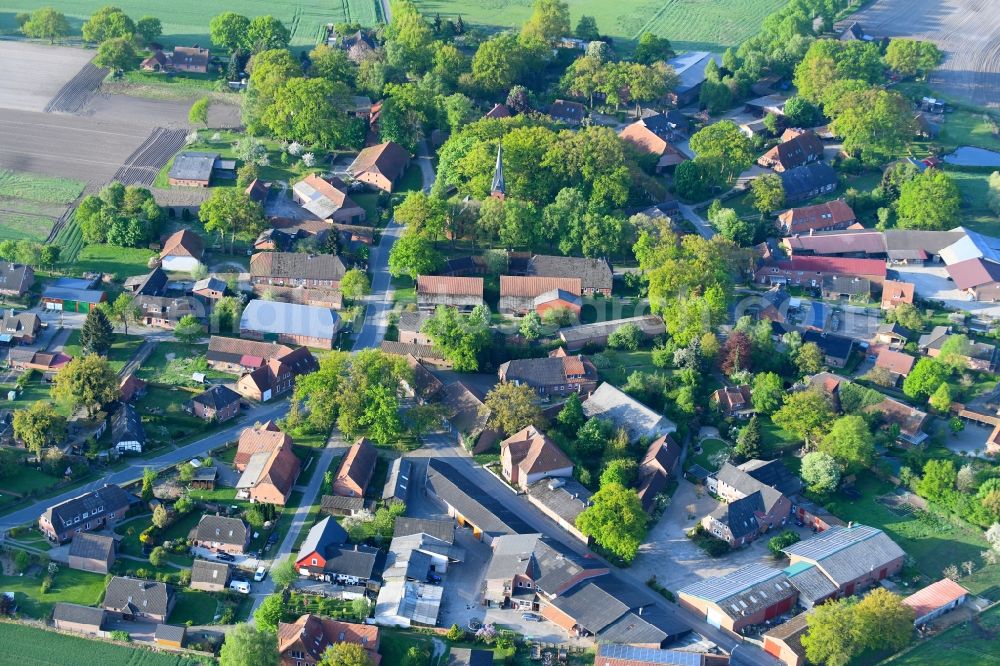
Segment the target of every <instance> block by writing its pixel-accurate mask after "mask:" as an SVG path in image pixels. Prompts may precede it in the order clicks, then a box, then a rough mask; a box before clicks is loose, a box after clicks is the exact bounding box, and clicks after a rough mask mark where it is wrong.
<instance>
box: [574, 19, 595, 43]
mask: <svg viewBox="0 0 1000 666" xmlns="http://www.w3.org/2000/svg"><path fill="white" fill-rule="evenodd" d="M573 34H574V35H575V36H576V38H577V39H582V40H583V41H585V42H592V41H594V40H596V39H600V38H601V31H600V30H598V29H597V20H596V19H595V18H594V17H593V16H587V15H586V14H583V15H581V16H580V20H579V21H577V22H576V28H574V29H573Z"/></svg>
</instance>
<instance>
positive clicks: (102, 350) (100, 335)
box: [80, 308, 114, 356]
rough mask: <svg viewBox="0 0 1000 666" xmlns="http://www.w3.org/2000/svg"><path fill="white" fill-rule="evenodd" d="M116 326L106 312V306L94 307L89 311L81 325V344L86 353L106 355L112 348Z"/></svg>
mask: <svg viewBox="0 0 1000 666" xmlns="http://www.w3.org/2000/svg"><path fill="white" fill-rule="evenodd" d="M113 339H114V328H113V327H112V326H111V322H110V321H109V320H108V315H107V314H105V312H104V308H94V309H93V310H91V311H90V312H88V313H87V318H86V319H84V320H83V326H82V327H80V346H81V347H83V353H85V354H98V355H100V356H104V355H105V354H107V353H108V351H109V350H110V349H111V343H112V341H113Z"/></svg>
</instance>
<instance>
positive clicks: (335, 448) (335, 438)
mask: <svg viewBox="0 0 1000 666" xmlns="http://www.w3.org/2000/svg"><path fill="white" fill-rule="evenodd" d="M349 447H350V444H348V443H347V442H346V441H344V438H343V437H342V436H341V434H340V431H338V430H334V431H333V433H332V434H331V435H330V438H329V439H327V441H326V447H324V448H323V452H322V453H320V455H319V460H318V461H317V463H316V464H317V465H319V469H318V470H317V471H316V472H315V473H313V475H312V478H311V479H309V485H307V486H306V489H305V492H304V493H303V494H302V501H301V502H300V503H299V506H298V507H297V508H296V509H295V514H294V515H293V516H292V524H291V526H289V528H288V533H287V534H286V535H285V540H284V541H282V542H281V545H280V546H279V547H278V550H277V552H276V553H275V554H274V557H273V558H272V559H271V560H270V562H269V566H268V567H267V568H268V570H271V569H273V568H274V567H275V565H276V564H278V563H279V562H281V561H283V560H284V559H285V558H286V557H289V556H291V553H292V547H293V546H294V545H295V542H296V541H297V540H298V538H299V534H301V533H302V530H303V529H307V526H306V519H307V518H308V517H309V510H310V509H311V508H312V505H313V504H315V503H316V501H317V500H318V499H319V494H320V490H321V489H322V488H323V472H325V471H326V470H327V469H329V468H330V463H332V462H333V459H334V457H336V456H338V455H343V453H344V452H345V451H346V450H347V449H348V448H349ZM308 527H312V525H309V526H308ZM261 563H265V564H267V563H268V561H267V560H263V559H262V560H261ZM272 592H274V581H273V580H271V577H270V576H268V577H267V578H265V579H264V580H263V581H261V582H260V583H253V587H252V589H251V593H252V596H253V598H254V600H253V608H252V610H251V611H250V612H251V615H252V614H253V613H254V612H255V611H256V610H257V608H258V607H259V606H260V604H261V602H263V601H264V598H265V597H266V596H267V595H269V594H271V593H272Z"/></svg>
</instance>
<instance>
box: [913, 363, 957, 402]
mask: <svg viewBox="0 0 1000 666" xmlns="http://www.w3.org/2000/svg"><path fill="white" fill-rule="evenodd" d="M947 379H948V369H947V368H946V367H945V366H944V365H942V364H941V363H940V362H939V361H937V360H936V359H933V358H926V357H925V358H922V359H920V360H919V361H917V363H916V365H914V366H913V370H911V371H910V374H908V375H907V376H906V379H904V380H903V393H905V394H906V396H907V397H909V398H914V399H916V398H927V397H929V396H931V395H932V394H933V393H934V392H935V391H936V390H937V389H938V387H939V386H941V384H943V383H944V382H945V381H947Z"/></svg>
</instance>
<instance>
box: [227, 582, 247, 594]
mask: <svg viewBox="0 0 1000 666" xmlns="http://www.w3.org/2000/svg"><path fill="white" fill-rule="evenodd" d="M229 589H230V590H236V591H237V592H239V593H241V594H250V583H248V582H247V581H245V580H234V581H232V582H230V583H229Z"/></svg>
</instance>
